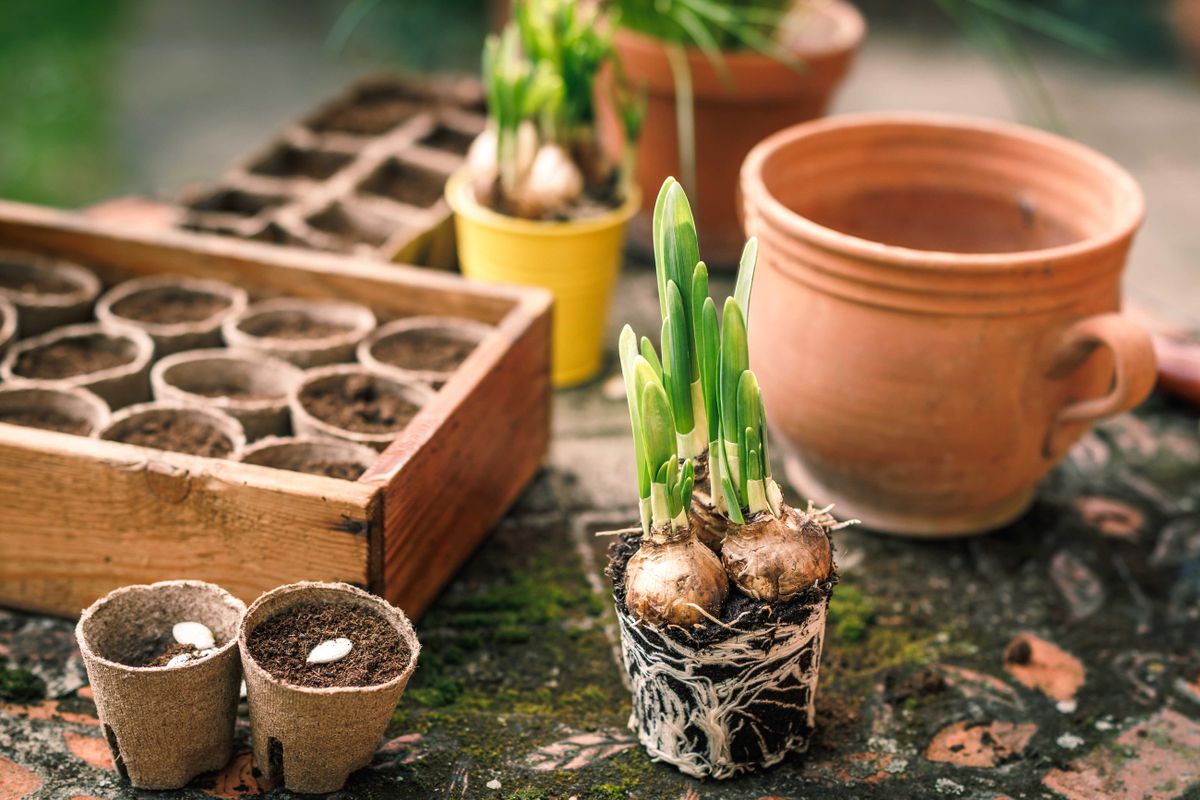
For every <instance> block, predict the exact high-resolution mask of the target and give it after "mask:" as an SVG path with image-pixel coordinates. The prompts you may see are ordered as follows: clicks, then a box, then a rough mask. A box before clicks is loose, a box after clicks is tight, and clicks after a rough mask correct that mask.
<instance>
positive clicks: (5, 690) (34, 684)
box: [0, 668, 46, 703]
mask: <svg viewBox="0 0 1200 800" xmlns="http://www.w3.org/2000/svg"><path fill="white" fill-rule="evenodd" d="M45 696H46V684H45V683H43V682H42V679H41V678H39V677H38V676H37V675H34V674H33V673H32V672H30V671H29V670H27V669H17V668H9V669H0V700H3V701H5V702H8V703H36V702H37V701H38V700H41V699H42V698H44V697H45Z"/></svg>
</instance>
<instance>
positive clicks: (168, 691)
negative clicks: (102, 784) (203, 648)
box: [75, 581, 246, 789]
mask: <svg viewBox="0 0 1200 800" xmlns="http://www.w3.org/2000/svg"><path fill="white" fill-rule="evenodd" d="M245 611H246V606H245V605H243V604H242V601H240V600H238V599H237V598H236V597H234V596H233V595H231V594H229V593H228V592H226V591H225V590H224V589H221V588H220V587H219V586H214V585H213V584H211V583H202V582H201V581H163V582H161V583H153V584H149V585H142V586H126V587H124V588H122V589H117V590H115V591H113V592H110V593H109V594H107V595H105V596H104V597H102V598H101V599H99V600H97V601H96V602H95V603H93V604H92V605H91V607H89V608H88V609H87V610H86V611H84V612H83V616H81V617H80V619H79V624H78V625H77V626H76V628H75V638H76V639H77V640H78V642H79V651H80V652H81V653H82V654H83V663H84V665H85V666H86V667H87V674H88V681H89V682H90V683H91V685H92V692H93V693H94V694H95V698H96V710H97V712H98V713H99V716H100V724H101V725H102V726H103V729H104V737H105V739H106V740H107V742H108V746H109V748H110V749H111V750H112V759H113V765H114V767H115V768H116V770H117V771H118V772H119V773H121V775H122V776H123V777H126V778H128V779H129V782H130V783H132V784H133V785H134V786H136V787H138V788H141V789H178V788H181V787H183V786H186V785H187V784H188V782H190V781H191V780H192V778H194V777H195V776H197V775H199V774H201V773H203V772H211V771H212V770H216V769H220V768H221V767H223V766H225V764H226V763H227V762H228V761H229V757H230V756H231V755H232V753H233V726H234V720H235V718H236V716H237V704H238V685H239V683H240V679H241V668H240V665H239V663H238V648H237V633H238V625H239V623H240V622H241V619H242V614H244V613H245ZM178 622H199V623H200V624H202V625H204V626H206V627H207V628H208V629H209V630H211V631H212V633H213V635H214V637H213V638H214V639H215V647H216V652H215V653H213V654H212V655H209V656H208V657H206V658H200V659H196V660H192V661H188V662H185V663H183V664H181V665H176V666H170V665H167V666H155V667H150V666H131V665H130V663H129V662H136V661H140V660H142V659H141V654H142V653H143V650H144V648H145V646H146V644H147V640H148V639H151V640H157V641H158V642H160V643H165V642H170V641H172V639H171V631H172V628H173V627H174V625H175V623H178Z"/></svg>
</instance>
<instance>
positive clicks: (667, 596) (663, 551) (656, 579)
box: [625, 530, 729, 628]
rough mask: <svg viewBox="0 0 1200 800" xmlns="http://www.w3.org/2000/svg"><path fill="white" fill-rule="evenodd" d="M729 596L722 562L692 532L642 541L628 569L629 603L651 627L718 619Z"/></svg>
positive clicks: (683, 624)
mask: <svg viewBox="0 0 1200 800" xmlns="http://www.w3.org/2000/svg"><path fill="white" fill-rule="evenodd" d="M728 594H729V578H728V576H726V574H725V569H724V567H722V566H721V562H720V560H719V559H718V558H717V557H716V556H715V555H714V554H713V552H712V551H711V550H709V549H708V548H707V547H705V546H704V545H703V544H701V543H700V541H699V540H698V539H697V538H696V537H695V535H693V534H692V532H691V531H690V530H689V531H686V532H683V533H682V534H676V535H674V536H673V537H672V538H663V537H656V536H654V535H653V534H652V535H651V536H650V537H647V538H645V539H643V540H642V545H641V547H640V548H639V549H638V551H637V552H636V553H634V554H633V557H632V558H630V559H629V563H628V564H627V565H626V567H625V606H626V608H627V609H628V610H629V613H630V614H631V615H632V616H633V617H634V618H636V619H638V620H639V621H641V622H644V623H647V624H650V625H664V624H665V625H678V626H679V627H682V628H691V627H693V626H695V625H698V624H700V623H702V622H705V621H706V620H707V617H706V616H705V614H708V615H709V616H712V617H718V618H719V617H720V615H721V606H722V605H724V603H725V598H726V596H727V595H728Z"/></svg>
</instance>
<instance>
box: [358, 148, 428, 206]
mask: <svg viewBox="0 0 1200 800" xmlns="http://www.w3.org/2000/svg"><path fill="white" fill-rule="evenodd" d="M445 186H446V176H445V175H442V174H441V173H438V172H434V171H432V170H428V169H425V168H424V167H418V166H417V165H416V164H408V163H405V162H403V161H397V160H396V159H392V160H391V161H387V162H385V163H384V164H383V166H381V167H379V169H377V170H375V171H374V172H373V173H371V175H370V176H369V177H368V178H367V179H366V180H365V181H363V182H362V185H361V186H360V187H359V188H360V189H361V190H362V191H364V192H367V193H369V194H376V195H380V196H382V197H389V198H391V199H392V200H396V201H398V202H401V203H404V204H405V205H410V206H415V207H416V208H429V207H430V206H432V205H433V204H434V203H436V202H437V201H438V200H440V199H441V198H442V191H443V189H444V188H445Z"/></svg>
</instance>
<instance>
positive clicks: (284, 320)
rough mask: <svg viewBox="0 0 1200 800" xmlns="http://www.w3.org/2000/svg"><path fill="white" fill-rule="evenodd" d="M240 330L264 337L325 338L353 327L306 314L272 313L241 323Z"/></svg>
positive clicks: (346, 331)
mask: <svg viewBox="0 0 1200 800" xmlns="http://www.w3.org/2000/svg"><path fill="white" fill-rule="evenodd" d="M241 328H242V330H243V331H245V332H246V333H248V334H250V335H251V336H260V337H262V338H265V339H292V340H298V339H325V338H328V337H330V336H338V335H339V334H343V333H349V332H350V331H351V330H353V328H352V327H351V326H349V325H338V324H337V323H334V322H327V321H325V320H323V319H315V318H313V317H310V316H308V315H307V314H293V313H286V314H272V315H270V316H266V317H263V318H262V319H256V320H252V321H251V322H250V323H249V324H243V325H242V326H241Z"/></svg>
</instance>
